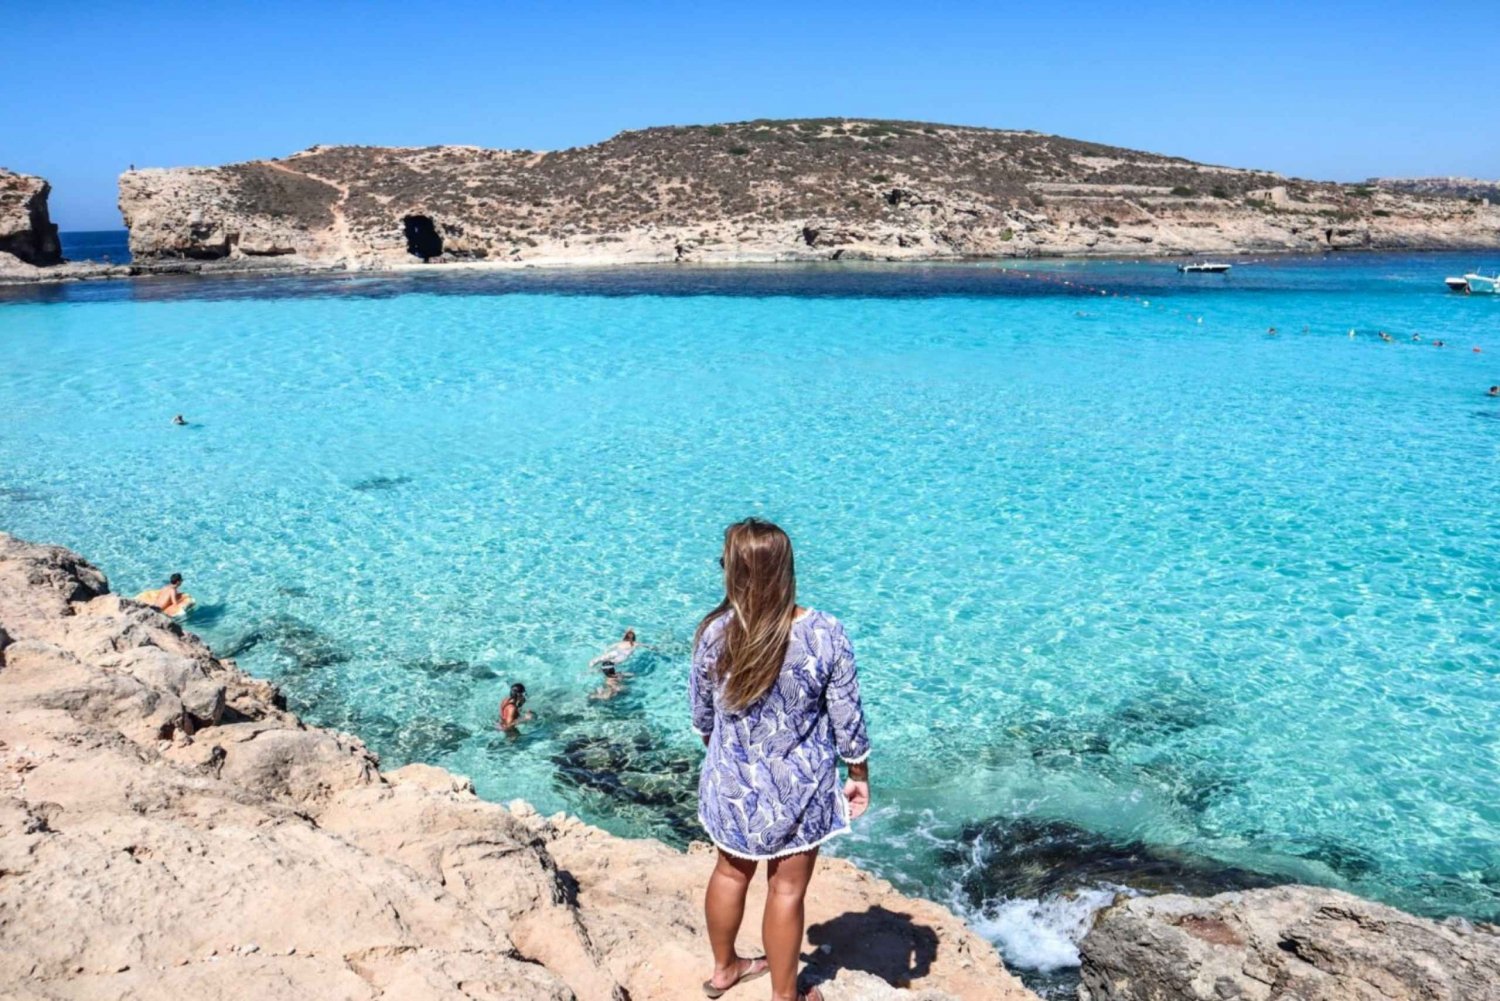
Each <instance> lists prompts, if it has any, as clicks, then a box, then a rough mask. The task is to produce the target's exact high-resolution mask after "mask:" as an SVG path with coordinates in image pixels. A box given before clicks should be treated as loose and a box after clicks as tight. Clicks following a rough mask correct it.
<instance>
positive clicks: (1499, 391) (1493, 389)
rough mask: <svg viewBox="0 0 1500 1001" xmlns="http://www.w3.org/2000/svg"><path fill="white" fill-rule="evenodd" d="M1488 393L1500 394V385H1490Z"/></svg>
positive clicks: (1492, 394)
mask: <svg viewBox="0 0 1500 1001" xmlns="http://www.w3.org/2000/svg"><path fill="white" fill-rule="evenodd" d="M1489 395H1491V396H1500V386H1491V387H1490V393H1489Z"/></svg>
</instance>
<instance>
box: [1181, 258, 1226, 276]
mask: <svg viewBox="0 0 1500 1001" xmlns="http://www.w3.org/2000/svg"><path fill="white" fill-rule="evenodd" d="M1229 268H1230V265H1228V264H1214V263H1212V262H1211V261H1195V262H1193V263H1191V264H1179V265H1177V270H1178V271H1181V272H1182V273H1183V274H1185V275H1188V274H1207V275H1223V274H1228V273H1229Z"/></svg>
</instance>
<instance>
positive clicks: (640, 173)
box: [120, 119, 1500, 268]
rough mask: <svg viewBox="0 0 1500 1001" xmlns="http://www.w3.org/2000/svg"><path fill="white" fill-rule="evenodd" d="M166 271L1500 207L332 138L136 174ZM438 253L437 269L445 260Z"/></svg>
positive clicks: (789, 151)
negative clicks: (277, 153) (268, 156)
mask: <svg viewBox="0 0 1500 1001" xmlns="http://www.w3.org/2000/svg"><path fill="white" fill-rule="evenodd" d="M120 209H121V211H122V213H123V214H124V216H125V219H126V222H127V224H128V225H129V227H130V231H131V233H130V241H131V253H132V255H133V256H134V258H135V259H136V260H138V261H141V262H146V264H147V265H149V264H150V263H151V262H166V261H176V260H180V259H183V258H188V259H194V260H195V261H204V260H208V261H214V260H217V261H222V262H226V263H230V262H235V261H245V260H249V259H258V260H264V261H268V262H271V263H274V264H276V265H278V266H287V267H297V268H302V267H307V266H309V265H314V264H322V265H338V266H344V267H350V268H385V267H394V266H412V267H420V266H423V264H424V263H426V262H433V263H435V264H437V265H438V266H441V265H444V264H448V265H451V264H454V263H462V264H465V265H466V266H481V265H494V264H511V265H516V264H563V263H580V264H600V263H641V262H673V261H685V260H691V261H694V262H733V261H790V260H828V259H830V258H832V259H840V260H854V259H890V260H922V259H934V258H964V257H1028V256H1033V255H1039V254H1047V255H1070V254H1095V255H1108V254H1129V255H1132V256H1135V255H1139V254H1141V253H1143V252H1149V253H1152V254H1195V253H1198V254H1206V253H1229V252H1236V251H1240V252H1247V251H1256V252H1259V251H1326V250H1329V249H1331V248H1355V247H1358V248H1381V247H1385V248H1415V247H1425V248H1434V249H1435V248H1460V247H1497V246H1500V209H1496V208H1495V207H1493V206H1491V205H1488V204H1485V203H1483V201H1482V200H1474V201H1470V200H1468V199H1465V198H1461V197H1454V196H1452V195H1449V194H1445V193H1440V192H1432V191H1407V190H1399V189H1396V188H1390V187H1381V188H1378V189H1377V188H1369V187H1366V186H1363V185H1343V184H1335V183H1329V182H1317V181H1303V180H1297V179H1292V178H1286V177H1282V176H1281V175H1278V174H1274V173H1271V172H1269V171H1259V170H1242V169H1237V168H1232V167H1219V166H1213V165H1209V164H1200V163H1193V162H1191V161H1188V160H1183V159H1180V158H1176V157H1164V156H1159V155H1156V154H1153V153H1145V152H1141V151H1138V150H1129V149H1120V148H1117V147H1110V146H1103V145H1100V144H1098V143H1089V142H1081V141H1078V140H1074V139H1066V138H1062V137H1059V136H1047V135H1040V134H1037V133H1033V132H1018V131H1008V130H1002V129H980V128H969V127H958V126H949V125H935V124H928V123H922V122H892V121H878V120H863V119H803V120H791V121H753V122H738V123H731V124H725V125H711V126H706V127H704V126H686V127H668V128H650V129H643V130H639V131H630V132H622V133H620V134H619V135H617V136H614V137H613V138H611V139H608V140H606V141H605V142H602V143H599V144H597V145H594V146H587V147H580V148H575V149H565V150H558V151H555V152H550V153H533V152H531V151H528V150H493V149H481V148H477V147H472V146H429V147H422V148H383V147H363V146H362V147H352V146H315V147H313V148H312V149H308V150H304V151H302V152H300V153H295V154H292V155H291V156H287V157H283V158H279V159H274V160H258V161H253V162H249V163H241V164H231V165H227V166H223V167H183V168H172V169H150V170H137V171H131V172H128V173H126V174H124V175H122V176H121V178H120ZM428 266H432V265H428Z"/></svg>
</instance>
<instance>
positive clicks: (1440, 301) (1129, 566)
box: [0, 255, 1500, 969]
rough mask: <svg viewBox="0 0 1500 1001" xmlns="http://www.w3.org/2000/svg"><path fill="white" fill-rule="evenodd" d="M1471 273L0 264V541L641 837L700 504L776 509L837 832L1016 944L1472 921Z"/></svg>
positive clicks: (1369, 265)
mask: <svg viewBox="0 0 1500 1001" xmlns="http://www.w3.org/2000/svg"><path fill="white" fill-rule="evenodd" d="M1483 263H1486V262H1484V261H1473V260H1470V259H1468V258H1459V257H1453V256H1446V255H1426V256H1366V257H1350V258H1333V259H1291V260H1284V261H1269V262H1261V263H1246V264H1243V265H1241V266H1240V267H1238V268H1236V271H1235V273H1234V274H1233V275H1232V276H1231V277H1230V278H1227V279H1225V278H1219V277H1214V276H1194V277H1181V276H1178V275H1177V274H1176V273H1175V271H1173V270H1172V268H1171V266H1170V265H1165V264H1162V263H1129V262H1102V263H1091V264H1049V265H1030V266H1027V267H1026V274H1025V275H1022V274H1021V273H1019V272H1018V271H1015V270H1009V271H1008V270H1005V269H1002V268H998V267H993V266H985V265H951V266H934V267H913V266H903V267H882V266H848V267H828V268H817V267H807V268H742V269H721V270H713V269H670V268H668V269H659V270H655V271H636V272H630V271H621V272H579V273H557V272H544V273H517V274H506V275H492V276H472V275H461V274H436V275H429V274H421V275H416V276H405V277H401V276H381V277H373V278H372V277H344V278H321V279H281V280H276V281H270V282H265V281H254V282H253V281H236V280H228V279H225V280H218V281H177V280H161V281H141V282H137V283H136V284H134V285H131V284H105V285H94V284H90V285H78V286H66V287H56V288H50V289H30V290H13V291H9V292H4V293H0V400H3V405H4V413H5V420H4V421H3V422H0V527H3V528H5V529H8V530H10V531H13V532H15V533H18V534H20V535H23V536H27V537H31V538H36V539H42V540H47V541H54V542H60V543H64V544H67V545H69V546H73V547H76V548H77V549H79V550H81V551H83V552H84V553H86V554H88V555H89V557H90V558H91V559H93V560H94V561H95V562H97V563H98V564H100V565H101V566H102V567H103V568H105V569H106V571H107V572H108V573H109V574H110V576H111V579H112V580H113V582H114V584H115V586H116V588H117V589H119V590H121V591H126V592H133V591H135V590H138V589H141V588H145V587H148V586H155V585H156V584H157V583H159V581H160V580H161V578H163V577H164V576H165V575H166V574H168V573H170V572H171V571H174V570H180V571H182V572H183V573H184V574H185V575H186V577H187V590H189V591H190V592H192V593H194V594H195V595H197V597H198V599H199V601H200V603H201V607H200V609H199V611H198V613H197V615H196V618H195V619H194V620H193V622H192V623H191V625H192V627H193V628H195V629H197V630H199V631H200V632H201V633H202V634H203V635H204V636H205V637H206V638H207V639H209V641H210V642H212V643H213V644H214V646H215V648H216V649H217V650H219V651H220V652H222V653H227V654H233V655H235V656H236V657H237V658H238V660H239V662H240V663H241V665H242V666H243V667H245V668H246V669H248V670H250V671H252V672H255V673H257V674H261V675H264V676H267V677H272V678H275V679H278V680H279V681H281V682H282V683H283V684H284V685H285V687H286V689H287V691H288V693H289V696H290V698H291V700H292V702H293V704H294V707H296V708H298V709H299V710H300V711H302V712H304V713H305V714H306V715H307V716H308V717H310V718H311V719H313V720H316V721H318V722H322V723H327V724H333V725H337V726H340V727H343V728H346V729H348V730H351V731H353V732H356V733H359V734H361V735H362V736H364V737H365V738H366V739H367V740H368V741H369V742H370V743H371V744H372V746H374V747H375V748H376V749H377V750H378V751H379V752H380V753H381V754H382V755H383V757H384V758H385V759H386V760H387V761H388V762H389V763H397V762H402V761H407V760H422V761H430V762H435V763H439V764H442V765H445V766H447V767H450V768H453V769H455V770H458V771H461V772H464V773H467V774H469V775H471V776H473V777H474V779H475V781H476V783H477V785H478V787H479V789H480V790H481V792H482V793H483V794H484V795H486V796H489V797H493V798H496V799H510V798H513V797H524V798H526V799H528V800H531V801H533V802H534V803H536V804H537V806H538V807H540V808H541V809H543V810H546V811H551V810H561V809H566V810H571V811H575V812H577V813H579V814H581V815H582V816H584V817H586V818H587V819H589V820H591V821H594V822H596V823H599V824H601V825H603V826H605V827H608V828H610V829H612V830H615V831H619V832H622V833H630V834H654V835H657V836H660V837H664V838H667V839H669V840H673V841H676V842H678V843H680V842H682V841H683V840H684V839H686V838H690V837H692V836H694V833H695V830H696V828H695V825H694V824H693V822H692V810H693V783H694V780H695V775H694V769H695V767H696V760H697V754H696V749H695V738H694V737H693V736H692V734H691V733H690V732H689V731H688V729H687V718H686V711H685V706H684V692H683V686H684V677H685V675H684V672H685V670H686V666H687V662H688V645H689V640H690V636H691V632H692V629H693V626H694V624H695V622H696V619H697V616H698V615H700V614H701V613H702V612H703V611H704V610H705V609H706V608H707V607H709V606H710V605H711V604H712V603H713V601H714V600H715V598H716V594H715V585H716V583H717V579H718V567H717V564H716V558H717V555H718V545H719V533H720V531H721V529H722V527H723V525H724V524H725V523H727V522H729V521H731V520H733V519H736V518H739V517H742V516H744V515H747V514H758V515H762V516H767V517H771V518H774V519H776V520H778V521H780V522H781V523H782V524H783V525H785V526H786V527H787V528H788V530H789V531H790V532H791V533H792V535H793V538H794V540H795V541H796V543H797V546H798V566H799V570H800V572H801V594H802V596H803V598H804V600H805V601H806V602H807V603H810V604H813V605H815V606H818V607H821V608H824V609H827V610H829V611H831V612H833V613H835V614H837V615H838V616H840V617H841V618H843V619H844V620H845V621H846V622H847V623H848V625H849V628H850V631H851V635H852V636H853V638H854V641H855V645H856V650H857V652H858V654H859V658H860V662H861V670H862V673H863V676H864V683H865V691H866V698H867V707H868V710H869V713H870V716H871V728H872V734H873V736H874V740H875V746H876V750H875V755H874V757H873V759H872V761H873V769H874V777H875V779H874V781H875V795H876V803H877V807H876V809H875V810H874V811H873V816H872V819H871V820H870V821H868V822H867V823H866V824H865V825H864V826H863V830H862V831H861V832H860V833H859V834H858V835H857V836H856V837H852V838H846V839H843V840H842V841H841V842H836V843H835V844H836V846H837V847H836V848H835V849H834V850H836V851H838V852H840V853H842V854H847V855H851V856H854V857H856V858H858V859H860V860H862V861H864V862H866V863H867V864H870V865H871V866H873V867H874V868H876V869H877V870H879V871H880V872H881V873H883V874H884V875H886V876H888V877H890V878H892V879H893V880H895V881H896V882H897V883H898V884H899V885H901V886H903V887H905V888H907V889H908V890H913V891H916V892H921V893H925V894H928V895H930V896H934V897H937V898H939V899H942V900H945V901H951V902H953V903H954V904H956V905H957V906H960V907H961V908H963V909H965V910H966V911H967V912H968V913H969V914H971V915H972V916H973V917H974V918H975V920H976V922H977V923H978V924H979V926H980V927H981V928H983V929H984V930H986V931H987V932H988V933H989V934H991V935H992V936H994V937H995V938H996V939H997V940H998V941H1000V942H1001V944H1002V945H1003V946H1004V947H1005V948H1006V950H1007V952H1008V954H1009V955H1010V956H1011V958H1012V959H1013V960H1014V961H1017V962H1020V963H1022V964H1024V965H1030V966H1034V967H1039V968H1042V969H1048V968H1053V967H1058V966H1066V965H1067V964H1068V963H1069V962H1070V961H1072V959H1073V954H1072V949H1071V938H1072V937H1073V936H1074V935H1076V926H1077V923H1078V921H1080V920H1081V915H1082V914H1083V913H1084V912H1085V911H1086V910H1087V908H1088V907H1090V906H1094V905H1095V904H1096V903H1097V899H1098V898H1097V892H1098V890H1099V888H1100V887H1111V886H1118V885H1126V886H1135V887H1138V888H1142V889H1154V888H1160V887H1162V886H1187V887H1189V888H1209V889H1211V888H1215V887H1217V886H1227V885H1244V884H1246V883H1253V882H1255V881H1260V880H1278V879H1279V880H1285V879H1300V880H1310V881H1314V882H1318V883H1325V884H1330V885H1336V886H1343V887H1347V888H1351V889H1354V890H1356V891H1358V892H1360V893H1363V894H1367V895H1370V896H1373V897H1377V898H1380V899H1383V900H1387V901H1390V902H1393V903H1396V904H1398V905H1400V906H1403V907H1407V908H1410V909H1413V910H1416V911H1419V912H1422V913H1428V914H1462V915H1466V916H1470V917H1484V918H1490V919H1494V918H1495V917H1497V916H1500V795H1497V793H1500V784H1497V774H1500V773H1497V765H1500V760H1497V743H1496V732H1497V723H1500V708H1497V707H1500V691H1497V676H1500V670H1497V666H1496V665H1497V659H1496V654H1497V640H1500V627H1497V625H1496V618H1497V612H1500V548H1497V543H1500V527H1497V525H1500V523H1497V521H1496V519H1495V517H1494V515H1493V507H1494V503H1493V499H1494V498H1495V497H1496V496H1497V493H1500V462H1497V459H1500V400H1496V399H1490V398H1488V397H1486V395H1485V392H1484V390H1485V389H1486V387H1488V386H1489V385H1490V384H1491V383H1497V382H1500V336H1497V334H1500V298H1496V299H1482V298H1480V297H1470V298H1463V297H1459V296H1454V295H1451V294H1449V293H1447V292H1445V291H1444V289H1443V287H1442V284H1441V280H1442V278H1443V277H1444V275H1445V274H1447V273H1450V272H1453V271H1459V270H1463V269H1465V268H1468V267H1473V266H1474V265H1475V264H1483ZM1064 281H1069V282H1074V283H1075V284H1072V285H1065V284H1063V282H1064ZM1084 286H1088V287H1089V289H1098V288H1104V289H1106V290H1110V291H1113V292H1120V293H1125V295H1119V296H1117V295H1099V294H1097V292H1096V291H1091V290H1089V289H1085V288H1084ZM1147 303H1149V305H1148V304H1147ZM1271 325H1275V326H1276V327H1277V328H1278V330H1279V334H1278V336H1275V337H1270V336H1267V333H1266V330H1267V327H1268V326H1271ZM1351 328H1353V329H1355V331H1356V334H1355V336H1354V337H1353V338H1351V337H1350V336H1349V331H1350V329H1351ZM1381 329H1383V330H1386V331H1388V332H1390V334H1391V336H1392V337H1393V342H1392V343H1385V342H1382V341H1381V340H1380V339H1379V338H1378V337H1377V335H1376V333H1377V331H1378V330H1381ZM1413 333H1419V334H1421V335H1422V337H1423V338H1424V339H1423V340H1422V341H1421V342H1414V341H1412V340H1411V337H1412V335H1413ZM1436 338H1441V339H1443V340H1444V341H1446V342H1448V344H1449V345H1450V346H1449V347H1446V348H1437V347H1434V346H1432V343H1431V342H1432V340H1433V339H1436ZM1474 346H1480V347H1482V348H1483V349H1484V352H1485V353H1483V354H1475V353H1473V352H1472V351H1471V348H1472V347H1474ZM178 412H181V413H183V414H184V415H186V416H187V418H188V419H189V420H190V421H191V422H192V424H191V426H189V427H187V428H177V427H173V426H172V425H171V424H170V423H169V419H170V418H171V416H172V415H173V414H175V413H178ZM627 625H631V626H634V627H635V628H636V629H637V630H639V631H640V633H641V635H642V639H643V640H644V642H646V643H647V644H649V645H650V646H651V647H652V649H651V650H649V651H648V652H647V653H646V654H645V655H643V656H642V657H641V658H639V660H638V662H637V664H636V666H635V670H636V677H635V678H633V679H632V680H631V682H630V684H629V687H628V690H627V692H626V694H625V695H623V696H621V697H619V698H617V699H615V700H614V701H611V702H608V703H600V702H597V701H591V700H590V699H589V698H588V696H589V693H590V691H591V690H592V689H593V688H594V687H596V685H597V678H596V677H593V676H591V675H590V674H589V672H588V671H587V670H586V669H585V663H586V662H587V660H588V659H589V658H590V657H591V656H593V655H594V654H595V653H596V652H598V650H599V649H600V648H602V647H603V646H604V645H605V644H606V643H607V642H610V641H612V640H613V639H614V638H616V635H617V634H618V633H619V632H620V631H621V630H622V629H623V628H624V627H625V626H627ZM512 680H522V681H524V682H525V683H526V684H527V686H528V687H529V688H530V690H531V692H532V696H533V699H532V707H533V708H534V709H535V710H536V711H537V712H538V714H539V717H540V718H539V720H538V722H537V723H536V725H534V726H532V727H530V728H529V729H527V730H526V732H525V733H524V735H523V736H521V737H520V738H519V739H515V740H512V739H508V738H506V737H503V736H501V735H499V734H497V733H496V732H495V731H494V730H493V729H492V723H493V719H494V715H495V711H496V706H497V704H498V702H499V701H500V698H501V697H502V695H503V692H504V690H505V689H506V688H507V686H508V685H509V684H510V682H511V681H512ZM1077 891H1083V892H1077Z"/></svg>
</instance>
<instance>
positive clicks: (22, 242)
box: [0, 167, 62, 268]
mask: <svg viewBox="0 0 1500 1001" xmlns="http://www.w3.org/2000/svg"><path fill="white" fill-rule="evenodd" d="M51 191H52V188H51V186H50V185H48V184H47V182H46V181H44V180H42V179H41V178H40V177H32V176H31V175H29V174H17V173H14V172H13V171H9V170H6V169H5V168H3V167H0V268H5V267H6V266H7V265H13V262H19V263H23V264H29V265H32V266H35V267H47V266H48V265H52V264H58V263H60V262H61V261H62V245H61V244H59V243H58V240H57V226H56V225H54V224H53V222H52V220H51V218H50V217H49V216H48V214H47V196H48V194H50V193H51ZM7 258H10V260H7Z"/></svg>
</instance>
